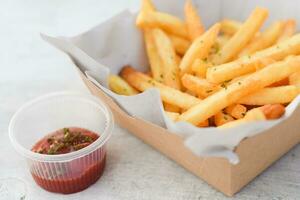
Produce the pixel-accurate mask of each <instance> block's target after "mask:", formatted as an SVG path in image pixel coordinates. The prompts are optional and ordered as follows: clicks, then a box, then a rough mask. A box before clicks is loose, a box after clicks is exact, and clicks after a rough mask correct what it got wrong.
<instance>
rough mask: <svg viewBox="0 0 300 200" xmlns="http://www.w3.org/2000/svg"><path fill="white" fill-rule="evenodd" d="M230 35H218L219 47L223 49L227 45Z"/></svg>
mask: <svg viewBox="0 0 300 200" xmlns="http://www.w3.org/2000/svg"><path fill="white" fill-rule="evenodd" d="M229 39H230V37H228V36H227V35H219V36H218V37H217V41H216V42H217V45H218V48H219V49H221V48H222V47H223V46H225V44H226V43H227V42H228V41H229Z"/></svg>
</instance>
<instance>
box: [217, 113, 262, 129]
mask: <svg viewBox="0 0 300 200" xmlns="http://www.w3.org/2000/svg"><path fill="white" fill-rule="evenodd" d="M264 120H266V116H265V115H264V113H263V111H262V110H261V109H259V108H254V109H251V110H249V111H248V112H247V113H246V115H245V117H244V118H242V119H239V120H235V121H232V122H229V123H227V124H223V125H222V126H219V127H218V128H232V127H236V126H239V125H242V124H245V123H247V122H253V121H264Z"/></svg>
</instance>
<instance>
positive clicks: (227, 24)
mask: <svg viewBox="0 0 300 200" xmlns="http://www.w3.org/2000/svg"><path fill="white" fill-rule="evenodd" d="M241 27H242V23H241V22H238V21H235V20H230V19H224V20H223V21H221V33H223V34H224V35H228V36H232V35H234V34H235V33H236V32H237V31H238V30H239V29H240V28H241Z"/></svg>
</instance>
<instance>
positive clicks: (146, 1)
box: [141, 0, 156, 12]
mask: <svg viewBox="0 0 300 200" xmlns="http://www.w3.org/2000/svg"><path fill="white" fill-rule="evenodd" d="M141 10H142V11H146V12H147V11H155V10H156V9H155V6H154V5H153V3H152V1H151V0H142V8H141Z"/></svg>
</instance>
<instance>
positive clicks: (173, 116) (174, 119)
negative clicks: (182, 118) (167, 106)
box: [165, 111, 179, 121]
mask: <svg viewBox="0 0 300 200" xmlns="http://www.w3.org/2000/svg"><path fill="white" fill-rule="evenodd" d="M165 113H166V114H167V116H168V117H169V118H170V119H171V120H173V121H176V120H177V118H178V117H179V113H176V112H167V111H166V112H165Z"/></svg>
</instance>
